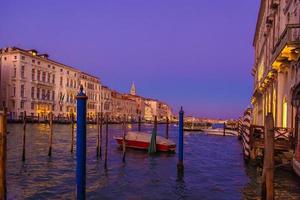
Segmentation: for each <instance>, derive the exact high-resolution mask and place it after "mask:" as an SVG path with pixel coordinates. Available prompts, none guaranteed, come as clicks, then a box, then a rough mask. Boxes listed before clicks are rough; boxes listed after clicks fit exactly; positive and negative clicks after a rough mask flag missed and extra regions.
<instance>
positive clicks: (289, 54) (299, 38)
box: [271, 24, 300, 71]
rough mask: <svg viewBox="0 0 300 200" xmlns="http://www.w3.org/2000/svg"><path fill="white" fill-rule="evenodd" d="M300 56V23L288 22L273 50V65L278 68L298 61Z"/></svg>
mask: <svg viewBox="0 0 300 200" xmlns="http://www.w3.org/2000/svg"><path fill="white" fill-rule="evenodd" d="M299 56H300V24H288V25H287V26H286V28H285V30H284V31H283V33H282V34H281V36H280V37H279V39H278V42H277V43H276V45H275V46H274V48H273V50H272V59H271V63H272V67H273V69H276V70H279V71H280V70H281V69H282V68H284V67H286V66H288V65H289V64H290V62H292V61H297V60H298V59H299Z"/></svg>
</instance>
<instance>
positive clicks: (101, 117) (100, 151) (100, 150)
mask: <svg viewBox="0 0 300 200" xmlns="http://www.w3.org/2000/svg"><path fill="white" fill-rule="evenodd" d="M102 128H103V113H102V112H101V113H100V132H99V134H100V138H99V140H100V141H99V157H100V159H102V140H103V139H102V138H103V137H102V130H103V129H102ZM98 137H99V136H98Z"/></svg>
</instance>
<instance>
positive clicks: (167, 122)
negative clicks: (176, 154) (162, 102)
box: [166, 117, 169, 139]
mask: <svg viewBox="0 0 300 200" xmlns="http://www.w3.org/2000/svg"><path fill="white" fill-rule="evenodd" d="M166 138H167V139H169V118H168V117H167V119H166Z"/></svg>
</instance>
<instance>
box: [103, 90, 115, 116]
mask: <svg viewBox="0 0 300 200" xmlns="http://www.w3.org/2000/svg"><path fill="white" fill-rule="evenodd" d="M111 93H112V90H111V89H109V88H108V87H107V86H101V104H100V105H101V112H102V113H103V115H111V113H112V104H113V103H112V97H111Z"/></svg>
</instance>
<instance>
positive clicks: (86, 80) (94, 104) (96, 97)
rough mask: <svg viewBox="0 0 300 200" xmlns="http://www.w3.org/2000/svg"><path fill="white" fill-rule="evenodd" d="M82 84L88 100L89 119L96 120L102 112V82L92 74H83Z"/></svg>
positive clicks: (81, 76) (81, 77)
mask: <svg viewBox="0 0 300 200" xmlns="http://www.w3.org/2000/svg"><path fill="white" fill-rule="evenodd" d="M80 83H81V85H83V88H84V92H85V94H86V95H87V97H88V100H87V117H88V118H91V119H95V118H96V116H97V113H99V112H100V111H101V83H100V80H99V79H98V78H97V77H95V76H92V75H90V74H87V73H84V72H81V75H80Z"/></svg>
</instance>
